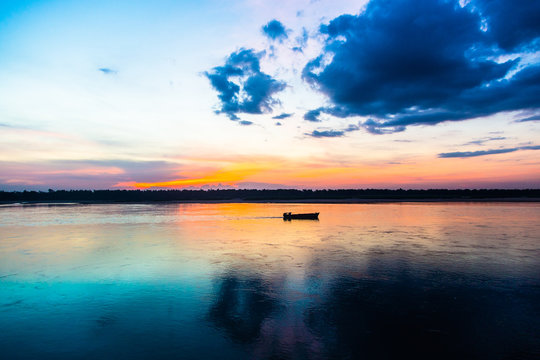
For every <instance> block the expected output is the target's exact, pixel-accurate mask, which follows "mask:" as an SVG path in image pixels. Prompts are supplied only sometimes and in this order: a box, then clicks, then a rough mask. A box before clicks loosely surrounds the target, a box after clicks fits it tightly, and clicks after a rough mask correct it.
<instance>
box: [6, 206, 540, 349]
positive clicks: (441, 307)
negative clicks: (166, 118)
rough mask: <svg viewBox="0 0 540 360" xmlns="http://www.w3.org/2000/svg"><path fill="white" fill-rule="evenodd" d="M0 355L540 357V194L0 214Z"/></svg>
mask: <svg viewBox="0 0 540 360" xmlns="http://www.w3.org/2000/svg"><path fill="white" fill-rule="evenodd" d="M284 211H293V212H304V211H305V212H311V211H320V212H321V215H320V221H309V220H304V221H302V220H297V221H290V222H286V221H283V220H282V219H281V218H280V215H281V213H283V212H284ZM0 357H1V358H2V359H4V358H5V359H16V358H21V359H38V358H39V359H46V358H54V359H79V358H88V359H90V358H99V359H121V358H125V359H143V358H154V359H160V358H182V359H201V358H211V359H266V358H283V359H289V358H290V359H326V358H364V359H385V358H393V359H402V358H417V359H423V358H426V359H441V358H442V359H445V358H448V359H458V358H463V359H466V358H481V359H507V358H509V359H510V358H511V359H514V358H515V359H520V358H524V359H538V358H540V204H525V203H512V204H502V203H501V204H496V203H491V204H447V203H434V204H380V205H377V204H369V205H363V204H339V205H326V204H325V205H320V204H317V205H311V204H310V205H284V204H174V205H153V204H139V205H72V206H46V205H45V206H43V205H42V206H4V207H0Z"/></svg>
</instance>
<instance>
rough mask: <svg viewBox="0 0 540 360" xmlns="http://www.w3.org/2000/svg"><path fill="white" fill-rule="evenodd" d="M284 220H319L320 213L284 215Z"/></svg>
mask: <svg viewBox="0 0 540 360" xmlns="http://www.w3.org/2000/svg"><path fill="white" fill-rule="evenodd" d="M283 220H319V213H307V214H291V213H284V214H283Z"/></svg>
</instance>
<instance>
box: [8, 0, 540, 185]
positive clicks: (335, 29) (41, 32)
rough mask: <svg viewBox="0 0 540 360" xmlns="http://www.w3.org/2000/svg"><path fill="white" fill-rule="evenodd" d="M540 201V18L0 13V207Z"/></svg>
mask: <svg viewBox="0 0 540 360" xmlns="http://www.w3.org/2000/svg"><path fill="white" fill-rule="evenodd" d="M217 186H219V187H237V188H286V187H295V188H540V1H530V0H518V1H516V0H514V1H510V0H506V1H505V0H490V1H488V0H470V1H450V0H448V1H435V0H371V1H349V0H332V1H330V0H319V1H317V0H302V1H300V0H294V1H293V0H288V1H263V0H239V1H180V0H176V1H174V0H167V1H166V0H154V1H133V0H130V1H127V0H126V1H109V0H107V1H102V0H93V1H53V0H51V1H45V0H42V1H30V0H28V1H26V0H7V1H1V2H0V190H7V191H11V190H24V189H27V190H46V189H49V188H52V189H133V188H141V189H146V188H200V187H205V188H206V187H217Z"/></svg>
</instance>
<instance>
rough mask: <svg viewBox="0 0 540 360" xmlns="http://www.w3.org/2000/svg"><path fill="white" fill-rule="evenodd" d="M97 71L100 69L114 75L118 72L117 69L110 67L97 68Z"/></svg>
mask: <svg viewBox="0 0 540 360" xmlns="http://www.w3.org/2000/svg"><path fill="white" fill-rule="evenodd" d="M98 70H99V71H101V72H102V73H103V74H105V75H115V74H117V73H118V71H116V70H113V69H110V68H99V69H98Z"/></svg>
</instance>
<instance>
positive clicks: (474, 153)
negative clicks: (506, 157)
mask: <svg viewBox="0 0 540 360" xmlns="http://www.w3.org/2000/svg"><path fill="white" fill-rule="evenodd" d="M518 150H540V145H534V146H522V147H515V148H506V149H492V150H479V151H456V152H449V153H441V154H439V157H440V158H467V157H475V156H485V155H493V154H505V153H510V152H514V151H518Z"/></svg>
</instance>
